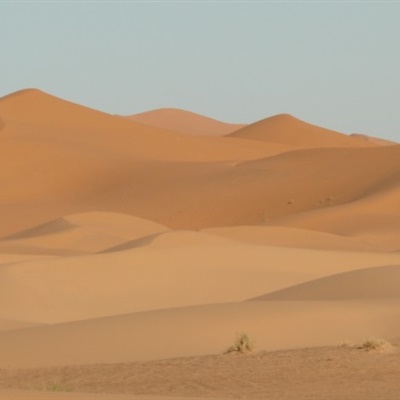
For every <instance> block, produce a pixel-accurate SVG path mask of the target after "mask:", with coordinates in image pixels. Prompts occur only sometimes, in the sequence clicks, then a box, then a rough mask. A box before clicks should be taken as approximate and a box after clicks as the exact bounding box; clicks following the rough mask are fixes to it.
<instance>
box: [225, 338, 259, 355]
mask: <svg viewBox="0 0 400 400" xmlns="http://www.w3.org/2000/svg"><path fill="white" fill-rule="evenodd" d="M253 349H254V341H253V339H252V338H251V337H250V336H249V335H248V334H247V333H239V334H238V335H237V336H236V339H235V341H234V342H233V345H232V346H230V347H228V349H227V350H226V351H225V354H229V353H248V352H250V351H253Z"/></svg>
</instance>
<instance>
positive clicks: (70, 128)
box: [0, 89, 287, 161]
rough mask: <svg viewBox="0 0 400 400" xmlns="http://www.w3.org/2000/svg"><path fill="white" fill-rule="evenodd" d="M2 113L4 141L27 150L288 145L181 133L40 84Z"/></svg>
mask: <svg viewBox="0 0 400 400" xmlns="http://www.w3.org/2000/svg"><path fill="white" fill-rule="evenodd" d="M0 116H1V118H2V119H3V120H4V121H5V124H6V127H5V132H3V133H2V138H1V139H2V142H7V144H9V145H11V143H14V142H15V141H18V142H19V143H18V144H19V146H20V147H21V148H20V152H26V150H25V149H24V144H27V143H26V142H27V141H33V140H34V141H35V142H33V143H29V145H30V147H33V148H35V147H39V145H40V142H41V141H44V142H45V143H44V145H46V146H53V147H56V146H61V145H62V146H63V147H64V149H65V150H67V149H69V150H75V151H76V152H77V153H78V154H79V152H83V151H85V148H86V149H87V148H88V147H90V148H91V151H92V152H95V151H101V150H107V151H108V152H109V153H110V154H112V153H115V152H118V153H121V156H123V155H127V154H128V155H129V156H130V157H135V158H136V159H150V160H152V159H158V160H160V159H161V160H174V161H211V160H212V161H217V160H218V161H220V160H242V159H253V158H260V157H262V156H266V155H269V154H276V153H278V152H280V151H282V150H283V149H285V147H284V146H280V147H279V146H278V147H276V146H275V148H274V147H273V146H272V145H270V146H268V145H265V146H260V145H255V144H254V143H253V142H252V141H246V140H245V141H242V142H241V143H237V142H236V141H234V140H231V139H229V138H218V137H214V138H211V137H209V138H202V137H193V136H190V135H185V134H180V133H176V132H172V131H169V130H166V129H161V128H156V127H153V126H149V125H145V124H141V123H138V122H135V121H132V120H129V119H127V118H121V117H118V116H113V115H109V114H106V113H102V112H99V111H96V110H92V109H89V108H87V107H83V106H81V105H77V104H74V103H71V102H68V101H65V100H62V99H59V98H57V97H54V96H51V95H49V94H46V93H44V92H41V91H39V90H36V89H26V90H23V91H20V92H16V93H13V94H11V95H8V96H5V97H2V98H1V99H0ZM35 143H36V145H35ZM3 146H4V145H3ZM286 148H287V147H286ZM47 151H50V148H49V147H48V148H47ZM74 158H75V157H72V159H71V161H72V160H73V159H74Z"/></svg>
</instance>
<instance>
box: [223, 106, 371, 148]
mask: <svg viewBox="0 0 400 400" xmlns="http://www.w3.org/2000/svg"><path fill="white" fill-rule="evenodd" d="M230 136H231V137H236V138H243V139H244V138H245V139H251V140H258V141H269V142H275V143H284V144H288V145H291V146H295V147H298V148H321V147H371V146H373V143H370V142H368V141H365V140H363V139H359V138H357V137H352V136H347V135H344V134H342V133H339V132H336V131H332V130H330V129H325V128H322V127H319V126H316V125H312V124H309V123H307V122H305V121H302V120H300V119H298V118H295V117H293V116H292V115H289V114H279V115H275V116H272V117H269V118H266V119H263V120H261V121H258V122H255V123H253V124H251V125H248V126H246V127H244V128H242V129H240V130H238V131H236V132H233V133H232V134H231V135H230Z"/></svg>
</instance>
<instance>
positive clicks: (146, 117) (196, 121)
mask: <svg viewBox="0 0 400 400" xmlns="http://www.w3.org/2000/svg"><path fill="white" fill-rule="evenodd" d="M127 118H129V119H130V120H132V121H136V122H140V123H142V124H146V125H151V126H155V127H158V128H164V129H169V130H171V131H174V132H180V133H185V134H189V135H201V136H203V135H206V136H223V135H227V134H229V133H232V132H234V131H236V130H238V129H241V128H243V127H245V126H246V125H243V124H242V125H240V124H228V123H225V122H221V121H217V120H215V119H213V118H209V117H205V116H203V115H199V114H196V113H193V112H190V111H185V110H179V109H176V108H161V109H158V110H152V111H147V112H144V113H140V114H135V115H131V116H129V117H127Z"/></svg>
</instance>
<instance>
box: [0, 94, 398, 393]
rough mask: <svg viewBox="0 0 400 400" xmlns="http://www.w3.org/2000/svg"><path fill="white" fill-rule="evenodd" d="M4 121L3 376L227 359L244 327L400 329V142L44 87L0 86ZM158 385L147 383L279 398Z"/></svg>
mask: <svg viewBox="0 0 400 400" xmlns="http://www.w3.org/2000/svg"><path fill="white" fill-rule="evenodd" d="M237 128H240V129H239V130H237V131H235V132H233V133H230V132H232V130H234V129H237ZM0 130H1V135H0V163H1V167H2V168H0V182H1V184H2V190H1V191H0V220H1V224H0V353H1V355H2V356H1V357H0V367H1V371H0V372H1V373H0V386H1V385H3V386H1V387H4V382H7V379H10V380H11V376H12V373H13V371H12V370H11V369H10V368H21V367H39V366H49V367H51V366H53V367H55V369H51V370H50V372H51V373H54V371H56V372H57V371H60V370H59V369H57V368H59V367H60V366H67V365H68V367H67V368H71V370H70V371H72V370H74V371H75V369H74V368H84V370H81V371H83V372H82V379H83V380H84V379H85V377H86V378H87V377H88V376H89V375H88V374H89V371H90V370H91V368H92V367H88V366H85V367H83V365H84V364H98V363H105V364H107V365H108V366H110V368H117V366H116V365H111V364H115V363H121V362H133V361H140V360H142V361H143V360H160V359H163V360H166V361H162V362H163V363H166V365H174V361H171V358H176V357H189V356H191V357H192V356H204V355H207V354H208V355H209V356H208V357H210V360H214V361H213V362H219V361H218V360H219V359H220V358H221V357H223V356H222V355H221V353H222V352H223V351H224V350H225V349H226V348H227V347H228V346H229V345H230V344H231V343H232V341H233V339H234V337H235V334H236V333H237V332H241V331H245V332H247V333H249V334H250V335H251V336H252V337H253V338H254V339H255V342H256V344H257V349H258V350H269V351H271V350H282V349H296V348H303V347H315V346H328V345H329V346H332V345H337V344H338V343H339V342H340V341H341V340H343V339H350V340H352V341H354V342H357V341H360V340H361V339H362V338H363V337H368V336H371V335H377V336H383V337H386V338H388V339H391V338H396V337H397V338H398V337H400V322H399V321H400V320H399V318H398V316H399V313H400V295H399V293H400V287H399V281H400V272H399V271H400V267H399V265H400V208H399V198H400V191H399V187H400V145H394V144H392V143H387V141H384V140H375V139H374V138H368V137H365V136H363V135H352V136H346V135H343V134H341V133H338V132H334V131H331V130H328V129H324V128H320V127H317V126H314V125H311V124H308V123H306V122H304V121H300V120H298V119H296V118H294V117H291V116H289V115H279V116H275V117H271V118H267V119H265V120H262V121H259V122H256V123H254V124H252V125H249V126H245V127H238V126H236V125H234V124H225V123H222V122H219V121H215V120H212V119H210V118H207V117H203V116H200V115H197V114H194V113H188V112H185V111H182V110H173V109H163V110H155V111H152V112H149V113H143V114H139V115H136V116H133V117H131V118H125V117H121V116H112V115H109V114H105V113H101V112H98V111H96V110H91V109H89V108H86V107H82V106H80V105H78V104H73V103H70V102H68V101H64V100H62V99H58V98H56V97H54V96H51V95H48V94H46V93H43V92H41V91H38V90H25V91H21V92H17V93H14V94H11V95H9V96H5V97H3V98H1V99H0ZM228 133H229V134H228ZM218 136H223V137H218ZM248 299H252V300H258V301H247V300H248ZM302 351H306V350H304V349H303V350H290V354H291V355H293V354H297V353H296V352H302ZM310 351H311V350H310ZM332 351H333V350H332ZM332 351H331V352H332ZM257 354H258V355H257ZM260 354H261V355H260ZM288 354H289V353H288ZM302 354H303V353H302ZM318 354H319V353H318ZM332 354H333V353H332ZM335 354H336V353H335ZM254 356H255V357H254V360H256V359H258V358H257V357H264V356H262V353H256V354H254ZM228 357H229V356H228ZM244 357H245V358H243V359H246V356H244ZM249 357H253V356H249ZM290 357H291V356H290ZM318 357H320V358H321V357H323V356H321V355H320V356H318ZM318 357H317V359H310V360H309V361H307V362H309V366H310V365H311V366H312V368H314V367H315V365H317V364H318V362H319V361H318V360H320V358H318ZM332 357H333V356H332ZM335 357H336V356H335ZM229 359H230V360H233V358H232V357H231V358H229ZM239 359H240V358H238V360H239ZM249 359H250V358H249ZM203 360H204V359H203ZM224 360H225V359H224ZM335 360H336V358H335ZM353 361H354V360H353ZM153 362H154V363H157V362H161V361H153ZM175 362H176V363H178V364H179V363H181V362H183V361H176V360H175ZM196 362H198V360H197V361H196ZM199 362H200V363H201V362H202V361H199ZM354 362H356V363H357V362H358V361H357V360H356V361H354ZM196 365H197V364H196ZM332 365H333V364H332ZM334 365H339V366H340V365H343V363H342V362H341V361H337V362H335V364H334ZM352 365H353V364H352ZM354 365H355V364H354ZM80 366H81V367H80ZM309 366H308V367H307V368H306V369H307V371H308V370H309ZM97 367H98V368H100V367H99V366H97ZM97 367H96V368H97ZM229 368H230V367H229ZM246 368H249V371H251V370H252V371H254V365H253V366H252V367H249V366H247V367H246ZM296 368H297V369H296ZM296 368H295V369H296V371H298V370H299V368H298V367H296ZM338 368H339V367H338ZM385 368H389V369H390V367H389V366H387V365H386V366H385ZM397 369H398V366H397ZM318 370H324V369H323V368H319V369H318ZM282 371H286V370H285V368H282ZM335 371H336V370H335ZM390 371H392V370H391V369H390ZM396 371H397V370H396ZM228 372H229V371H228ZM18 373H19V372H18ZM32 373H33V374H34V375H35V372H32ZM36 373H37V374H36V375H35V376H36V378H35V379H39V377H41V376H44V375H42V373H43V372H40V371H39V372H38V371H36ZM7 374H9V375H7ZM85 374H86V375H85ZM116 374H117V373H116ZM226 374H227V370H226V368H225V369H223V370H220V371H219V372H218V374H217V376H218V379H219V381H220V382H226V379H225V378H226V377H227V375H226ZM7 376H8V378H7ZM115 376H116V375H114V378H112V377H111V378H112V379H115V381H113V382H114V383H113V384H117V385H118V377H117V378H115ZM374 376H375V375H374ZM109 377H110V376H108V378H109ZM153 378H154V376H153ZM153 378H152V377H151V376H150V375H149V382H151V379H153ZM18 379H19V378H18ZM146 379H147V378H146ZM174 379H175V378H174ZM224 379H225V380H224ZM357 379H359V382H361V381H360V379H361V378H360V377H357ZM275 381H276V380H275ZM397 381H398V379H397ZM397 381H396V382H397ZM146 382H147V381H146ZM171 382H175V383H176V384H177V385H178V386H177V387H178V388H181V387H182V386H179V385H181V382H180V381H179V380H178V381H177V380H173V379H172V380H171ZM169 385H170V386H171V385H173V384H172V383H169ZM153 386H154V385H153ZM361 386H362V385H361ZM17 387H20V386H17ZM79 387H81V386H79ZM82 387H87V388H88V387H89V386H84V385H83V386H82ZM257 387H258V386H257ZM392 387H394V386H393V385H392ZM162 388H163V387H162V385H161V386H160V391H158V392H152V391H151V385H150V386H147V389H143V391H142V392H140V393H143V394H147V395H150V394H151V393H157V394H159V395H170V396H172V395H175V394H176V395H178V394H179V395H180V396H186V395H191V394H195V395H196V396H197V395H202V393H206V395H207V396H208V398H210V396H211V395H212V393H214V397H215V396H221V397H226V396H227V395H229V396H230V395H231V394H232V396H233V397H237V394H238V393H241V394H242V395H243V396H249V398H266V397H268V398H269V397H271V396H264V395H265V394H266V393H267V392H265V391H264V392H263V391H260V390H261V389H260V390H259V391H258V392H257V393H258V395H256V394H257V393H256V391H254V390H255V389H254V388H253V389H254V390H253V391H252V392H251V393H250V392H244V391H243V392H241V391H240V390H239V389H237V390H238V391H237V393H234V392H229V391H228V392H227V391H225V392H224V391H222V390H221V391H214V392H212V391H207V390H206V391H203V392H199V391H196V390H197V389H195V388H194V387H190V388H189V389H187V391H186V392H184V391H179V390H180V389H179V390H178V391H168V390H167V391H163V390H164V389H162ZM99 390H106V389H105V387H102V388H101V389H99ZM232 390H233V389H232ZM257 390H258V389H257ZM263 390H264V389H263ZM117 391H118V390H117ZM9 393H10V392H9ZM255 393H256V394H255ZM280 393H281V392H280ZM286 393H287V392H286ZM299 393H302V392H299ZM305 393H306V392H305ZM307 393H308V392H307ZM371 393H372V392H371ZM12 395H14V394H12ZM31 395H33V394H32V393H30V394H29V396H31ZM1 396H7V393H6V392H4V391H0V398H1ZM15 396H19V394H18V393H17V394H15ZM77 396H78V394H77ZM77 396H75V398H78V397H77ZM252 396H253V397H252ZM257 396H258V397H257ZM189 397H190V396H189ZM72 398H74V397H72ZM82 398H83V397H82ZM276 398H283V397H276ZM286 398H287V397H286ZM293 398H298V396H293ZM310 398H311V397H310ZM315 398H316V399H317V398H318V400H320V399H321V398H327V397H326V396H325V397H318V396H317V397H315ZM354 398H357V397H354ZM359 398H360V399H361V397H359ZM371 398H372V397H371ZM389 398H390V397H388V399H389ZM363 400H364V399H363Z"/></svg>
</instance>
